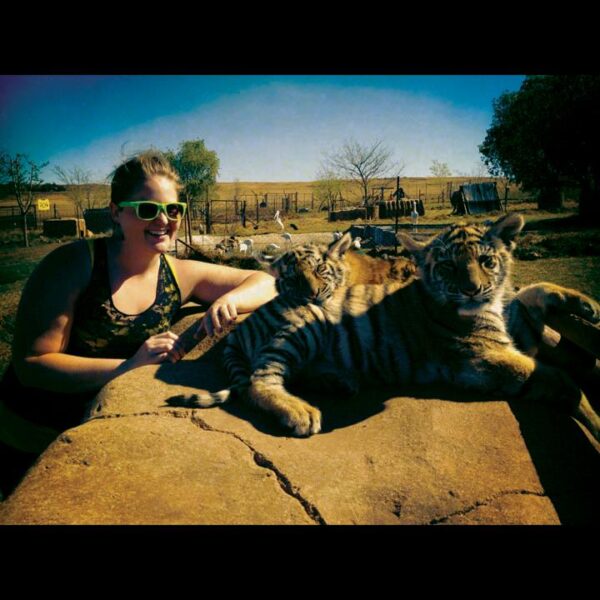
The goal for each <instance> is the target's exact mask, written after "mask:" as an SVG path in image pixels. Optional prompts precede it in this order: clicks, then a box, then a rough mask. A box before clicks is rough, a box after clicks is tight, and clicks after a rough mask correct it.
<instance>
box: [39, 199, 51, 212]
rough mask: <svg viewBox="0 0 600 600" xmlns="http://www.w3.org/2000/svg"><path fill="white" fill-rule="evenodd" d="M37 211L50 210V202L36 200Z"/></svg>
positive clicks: (47, 200)
mask: <svg viewBox="0 0 600 600" xmlns="http://www.w3.org/2000/svg"><path fill="white" fill-rule="evenodd" d="M37 209H38V210H50V200H49V199H48V198H38V201H37Z"/></svg>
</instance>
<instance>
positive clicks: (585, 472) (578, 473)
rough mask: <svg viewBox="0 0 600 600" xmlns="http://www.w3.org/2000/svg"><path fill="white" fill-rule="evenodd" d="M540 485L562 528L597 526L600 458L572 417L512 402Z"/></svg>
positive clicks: (539, 407) (599, 503)
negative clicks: (591, 524)
mask: <svg viewBox="0 0 600 600" xmlns="http://www.w3.org/2000/svg"><path fill="white" fill-rule="evenodd" d="M509 406H510V409H511V410H512V413H513V414H514V416H515V418H516V419H517V421H518V423H519V426H520V428H521V433H522V435H523V440H524V442H525V445H526V446H527V450H528V451H529V454H530V456H531V460H532V462H533V464H534V466H535V469H536V471H537V474H538V477H539V479H540V483H541V484H542V486H543V488H544V490H545V492H546V494H547V495H548V497H549V498H550V500H551V502H552V504H553V505H554V508H555V510H556V512H557V514H558V516H559V518H560V521H561V523H562V524H563V525H581V524H589V523H597V522H598V517H599V507H600V478H599V474H600V455H599V454H598V452H597V451H596V449H595V448H594V447H593V446H592V443H591V442H590V440H589V439H588V438H587V436H586V435H585V433H584V432H583V431H582V430H581V428H580V427H579V425H578V424H577V423H576V422H575V421H574V420H573V419H572V418H570V417H568V416H566V415H563V414H559V413H557V412H555V411H553V410H551V409H549V408H547V407H544V406H531V405H527V404H524V403H522V402H518V401H513V402H509Z"/></svg>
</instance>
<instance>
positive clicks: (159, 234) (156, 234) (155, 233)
mask: <svg viewBox="0 0 600 600" xmlns="http://www.w3.org/2000/svg"><path fill="white" fill-rule="evenodd" d="M146 233H147V234H148V235H151V236H152V237H162V236H163V235H168V234H169V231H168V230H167V229H161V230H160V231H150V230H148V231H146Z"/></svg>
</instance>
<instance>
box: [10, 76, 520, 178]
mask: <svg viewBox="0 0 600 600" xmlns="http://www.w3.org/2000/svg"><path fill="white" fill-rule="evenodd" d="M523 79H524V77H523V76H519V75H460V76H454V75H385V76H383V75H382V76H371V75H365V76H360V75H340V76H329V75H313V76H308V75H307V76H302V75H288V76H285V75H261V76H254V75H243V76H236V75H131V76H130V75H94V76H92V75H89V76H88V75H74V76H62V75H61V76H54V75H41V76H0V150H7V151H9V152H24V153H27V154H29V155H30V156H31V158H33V159H34V160H36V161H40V162H41V161H50V163H51V164H50V166H49V167H48V168H47V169H46V170H45V171H44V175H45V180H46V181H52V180H54V179H56V178H55V177H54V176H53V174H52V172H51V169H50V167H52V166H53V165H59V166H61V167H63V168H69V167H72V166H79V167H83V168H85V169H87V170H89V171H91V172H92V175H93V178H94V179H95V180H97V181H102V180H103V179H104V178H105V177H106V176H107V175H108V174H109V172H110V171H111V170H112V169H113V168H114V167H115V166H116V165H117V164H119V163H120V162H121V161H122V159H123V158H125V157H126V156H128V155H130V154H132V153H134V152H136V151H138V150H142V149H145V148H148V147H150V146H153V147H156V148H160V149H167V148H170V149H176V148H177V146H178V144H179V143H180V142H181V141H183V140H187V139H196V138H202V139H204V140H205V143H206V145H207V147H208V148H209V149H211V150H215V151H216V152H217V154H218V156H219V158H220V161H221V168H220V173H219V177H218V180H219V181H233V180H234V179H239V180H241V181H310V180H313V179H314V178H315V176H316V173H317V171H318V168H319V164H320V162H321V161H322V159H323V157H324V154H325V153H327V152H331V151H334V150H336V149H337V148H339V147H340V146H341V144H342V143H343V142H344V141H345V140H347V139H349V138H354V139H356V140H357V141H359V142H361V143H371V142H373V141H375V140H380V139H381V140H383V142H384V143H385V145H386V146H387V147H388V148H390V150H392V152H393V157H394V159H395V160H396V161H398V162H401V163H403V164H404V171H403V175H404V176H415V177H419V176H427V175H429V174H430V171H429V167H430V166H431V162H432V161H433V160H434V159H435V160H438V161H441V162H446V163H448V165H449V167H450V169H451V170H452V172H453V173H455V174H458V173H459V172H462V173H469V172H472V171H473V170H474V169H475V168H476V165H477V164H478V163H479V160H480V158H479V151H478V149H477V146H478V145H479V144H480V143H481V142H482V141H483V139H484V137H485V132H486V129H487V128H488V127H489V125H490V123H491V118H492V100H493V99H494V98H496V97H498V96H499V95H500V94H501V93H502V92H504V91H513V90H518V89H519V87H520V85H521V82H522V81H523Z"/></svg>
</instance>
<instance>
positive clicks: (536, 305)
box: [329, 225, 600, 356]
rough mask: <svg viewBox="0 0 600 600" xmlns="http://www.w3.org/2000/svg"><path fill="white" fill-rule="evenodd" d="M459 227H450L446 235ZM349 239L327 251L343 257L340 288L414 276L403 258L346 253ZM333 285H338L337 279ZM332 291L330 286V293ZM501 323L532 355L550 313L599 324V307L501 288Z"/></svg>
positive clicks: (571, 295) (536, 287)
mask: <svg viewBox="0 0 600 600" xmlns="http://www.w3.org/2000/svg"><path fill="white" fill-rule="evenodd" d="M456 227H461V225H454V226H452V228H451V230H450V232H452V230H453V229H454V228H456ZM351 242H352V239H351V236H350V234H349V233H347V234H345V236H344V238H342V239H340V240H339V241H338V242H336V243H335V244H332V245H331V246H330V248H329V251H330V252H335V254H336V256H338V257H340V258H343V260H344V262H343V264H344V267H345V269H346V270H347V273H346V274H345V276H344V280H343V281H344V285H356V284H365V285H366V284H377V283H385V282H386V281H394V280H398V281H407V280H408V279H410V278H411V277H412V276H416V265H415V263H414V262H412V261H409V260H407V259H405V258H402V257H399V258H391V259H383V258H373V257H370V256H367V255H365V254H360V253H358V252H353V251H350V252H347V250H348V249H349V248H350V246H351ZM337 283H338V284H339V285H341V278H338V280H337ZM332 292H333V290H332V289H331V286H330V294H331V293H332ZM502 302H503V304H504V320H505V322H506V326H507V331H508V333H509V334H510V336H511V337H512V338H513V341H514V343H515V345H516V347H517V348H518V349H519V350H521V352H524V353H525V354H527V355H528V356H536V354H537V353H538V350H539V346H540V343H541V341H542V336H543V332H544V322H545V318H546V315H547V314H548V312H549V311H550V310H552V311H554V312H558V313H567V314H574V315H577V316H578V317H581V318H583V319H585V320H587V321H590V322H591V323H598V322H600V304H598V302H596V301H595V300H594V299H593V298H590V297H589V296H587V295H585V294H583V293H581V292H579V291H577V290H574V289H571V288H566V287H563V286H560V285H556V284H554V283H549V282H545V281H543V282H539V283H534V284H531V285H528V286H527V287H524V288H522V289H521V290H519V291H518V292H515V291H514V290H513V288H512V287H510V286H509V285H506V286H505V290H504V297H503V298H502Z"/></svg>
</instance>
